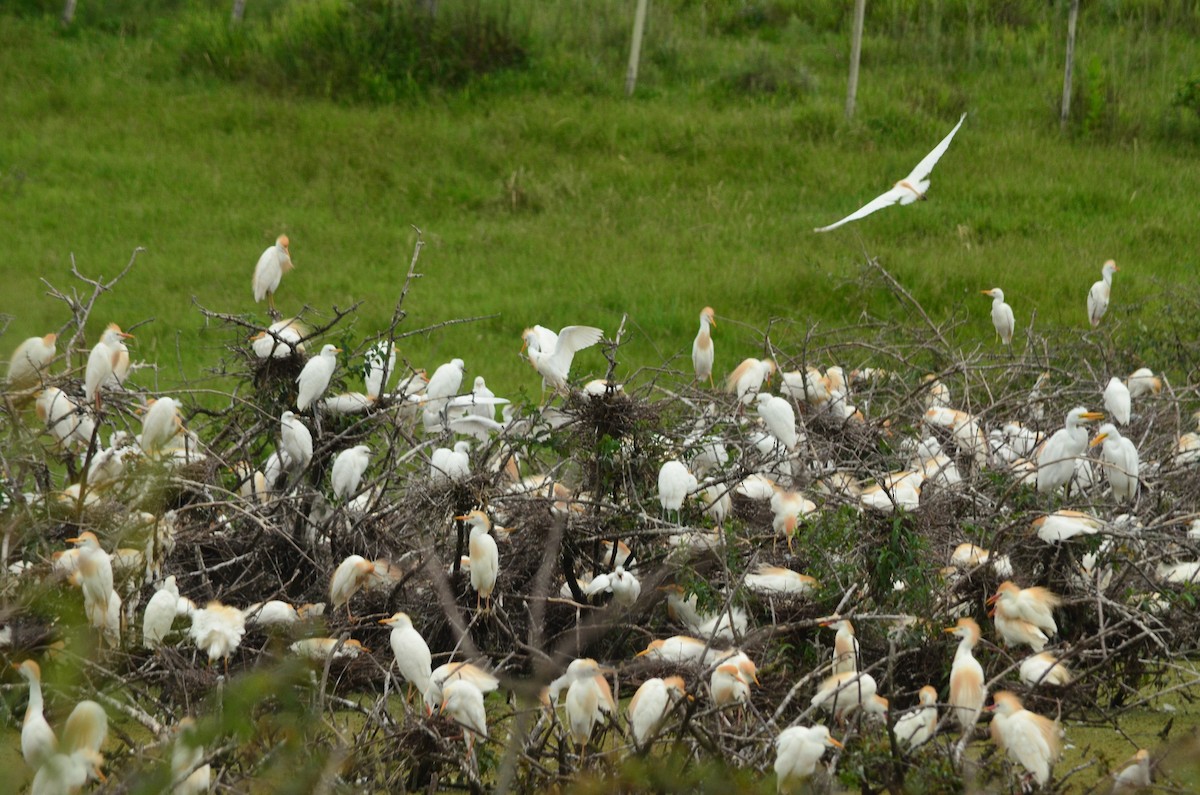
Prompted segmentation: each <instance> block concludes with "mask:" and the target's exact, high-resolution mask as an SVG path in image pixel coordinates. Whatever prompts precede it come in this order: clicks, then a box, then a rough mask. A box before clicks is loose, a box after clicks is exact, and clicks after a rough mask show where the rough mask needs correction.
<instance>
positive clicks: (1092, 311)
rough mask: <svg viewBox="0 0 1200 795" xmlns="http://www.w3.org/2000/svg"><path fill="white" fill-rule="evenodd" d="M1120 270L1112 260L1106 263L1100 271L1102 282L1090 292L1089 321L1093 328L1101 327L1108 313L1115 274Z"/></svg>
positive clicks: (1088, 301)
mask: <svg viewBox="0 0 1200 795" xmlns="http://www.w3.org/2000/svg"><path fill="white" fill-rule="evenodd" d="M1119 270H1121V269H1120V268H1118V267H1117V263H1116V262H1114V261H1112V260H1109V261H1108V262H1106V263H1104V267H1103V268H1101V269H1100V281H1098V282H1095V283H1094V284H1092V289H1090V290H1088V296H1087V310H1088V320H1089V321H1090V322H1091V324H1092V328H1096V327H1097V326H1099V325H1100V319H1101V318H1102V317H1104V313H1105V312H1107V311H1108V298H1109V296H1110V295H1112V278H1113V274H1114V273H1116V272H1117V271H1119Z"/></svg>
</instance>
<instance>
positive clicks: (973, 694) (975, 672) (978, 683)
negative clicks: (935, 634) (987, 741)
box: [943, 617, 987, 732]
mask: <svg viewBox="0 0 1200 795" xmlns="http://www.w3.org/2000/svg"><path fill="white" fill-rule="evenodd" d="M943 632H948V633H950V634H951V635H954V636H955V637H957V638H959V641H958V648H957V649H956V650H955V651H954V663H953V664H952V665H951V666H950V700H949V704H950V717H951V718H952V719H953V720H954V722H955V723H957V724H958V725H959V726H960V727H961V728H962V730H963V731H964V732H969V731H972V730H973V729H974V728H975V722H976V721H977V720H978V719H979V713H980V712H982V711H983V703H984V702H985V701H986V700H987V689H986V688H985V687H984V678H983V666H982V665H980V664H979V661H978V660H976V659H975V654H974V652H973V650H974V648H975V645H976V644H977V643H979V639H980V638H981V637H982V633H981V632H980V631H979V625H978V624H976V623H975V621H974V619H970V618H965V617H964V618H960V619H959V620H958V623H957V624H955V625H954V626H953V627H947V628H946V629H944V630H943Z"/></svg>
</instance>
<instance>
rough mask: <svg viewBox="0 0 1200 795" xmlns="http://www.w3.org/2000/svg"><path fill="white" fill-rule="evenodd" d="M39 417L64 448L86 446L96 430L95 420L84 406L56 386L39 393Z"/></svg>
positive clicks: (37, 408) (37, 409) (36, 403)
mask: <svg viewBox="0 0 1200 795" xmlns="http://www.w3.org/2000/svg"><path fill="white" fill-rule="evenodd" d="M34 407H35V410H36V411H37V415H38V418H39V419H41V420H42V422H44V423H46V429H47V430H48V431H49V432H50V435H51V436H53V437H54V440H55V441H56V442H57V443H58V445H59V446H60V447H62V448H64V449H71V448H78V447H86V446H87V445H88V444H89V443H90V442H91V440H92V434H93V432H94V431H95V430H96V423H95V420H93V419H92V415H91V414H89V413H88V412H87V409H85V408H84V407H83V406H80V405H79V404H78V403H76V402H75V401H74V400H72V399H71V396H70V395H68V394H67V393H66V392H64V391H62V390H61V389H59V388H58V387H56V386H52V387H47V388H46V389H43V390H42V391H41V392H39V393H38V394H37V400H36V401H35V403H34Z"/></svg>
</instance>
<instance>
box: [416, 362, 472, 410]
mask: <svg viewBox="0 0 1200 795" xmlns="http://www.w3.org/2000/svg"><path fill="white" fill-rule="evenodd" d="M466 367H467V366H466V363H464V362H463V360H462V359H451V360H450V361H448V362H446V363H445V364H442V365H439V366H438V368H437V369H436V370H434V371H433V375H431V376H430V377H429V383H427V384H426V385H425V399H426V400H431V401H432V400H444V399H446V398H449V397H453V396H454V395H457V394H458V393H459V390H460V389H461V388H462V380H463V372H464V371H465V370H466Z"/></svg>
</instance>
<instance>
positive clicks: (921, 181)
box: [813, 113, 967, 232]
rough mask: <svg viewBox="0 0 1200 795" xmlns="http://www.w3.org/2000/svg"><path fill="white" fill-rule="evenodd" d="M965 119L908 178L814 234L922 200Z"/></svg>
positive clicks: (963, 118)
mask: <svg viewBox="0 0 1200 795" xmlns="http://www.w3.org/2000/svg"><path fill="white" fill-rule="evenodd" d="M966 118H967V114H965V113H964V114H963V115H962V117H961V118H959V120H958V124H956V125H954V129H953V130H951V131H950V132H949V134H947V135H946V137H945V138H943V139H942V140H941V143H939V144H938V145H937V146H935V147H934V148H933V151H932V152H930V153H929V154H927V155H925V157H924V158H923V159H922V160H921V162H920V163H917V167H916V168H914V169H913V170H912V171H911V172H909V174H908V176H907V177H905V178H904V179H902V180H900V181H899V182H897V183H896V184H895V185H894V186H893V187H892V189H891V190H889V191H888V192H887V193H884V194H882V195H880V196H876V197H875V198H874V199H872V200H871V201H869V202H867V203H866V204H865V205H863V206H862V207H860V208H859V209H857V210H855V211H854V212H852V213H850V214H849V215H847V216H846V217H845V218H843V219H842V220H840V221H838V222H836V223H833V224H830V225H829V226H822V227H818V228H817V229H814V230H813V231H814V232H828V231H829V230H830V229H837V228H838V227H839V226H841V225H842V224H845V223H849V222H850V221H857V220H858V219H859V218H864V217H866V216H868V215H870V214H871V213H873V212H875V211H876V210H882V209H883V208H884V207H891V206H892V205H893V204H912V203H913V202H915V201H917V200H918V199H920V200H922V201H923V200H924V199H925V193H926V191H928V190H929V175H930V174H932V173H933V167H934V166H936V165H937V162H938V161H939V160H941V159H942V155H944V154H946V150H947V149H948V148H949V147H950V141H951V140H953V138H954V134H955V133H956V132H958V128H959V127H961V126H962V123H963V121H964V120H965V119H966Z"/></svg>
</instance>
